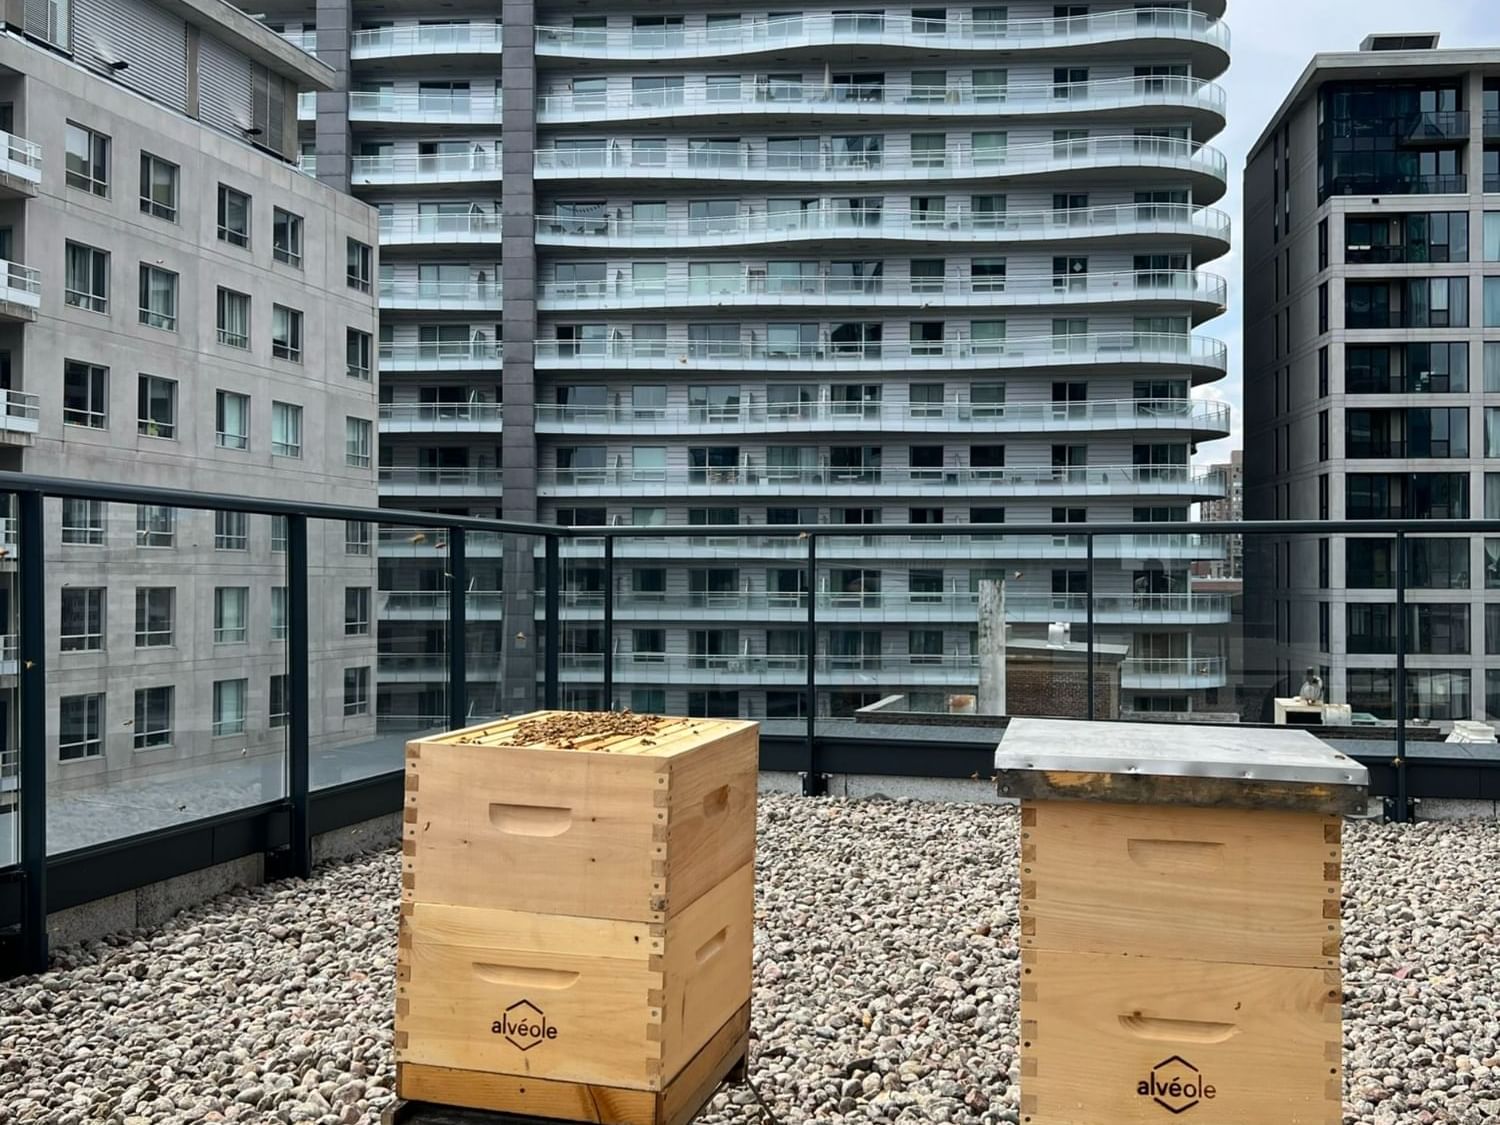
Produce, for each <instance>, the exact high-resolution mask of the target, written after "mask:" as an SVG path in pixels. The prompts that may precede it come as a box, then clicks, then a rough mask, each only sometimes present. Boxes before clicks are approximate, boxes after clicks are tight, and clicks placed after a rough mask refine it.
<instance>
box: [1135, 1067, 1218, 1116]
mask: <svg viewBox="0 0 1500 1125" xmlns="http://www.w3.org/2000/svg"><path fill="white" fill-rule="evenodd" d="M1135 1092H1136V1094H1137V1095H1138V1096H1140V1097H1143V1098H1150V1099H1151V1100H1152V1101H1153V1102H1155V1103H1156V1104H1157V1105H1159V1106H1161V1107H1162V1109H1164V1110H1166V1111H1167V1112H1168V1113H1171V1114H1174V1115H1175V1114H1180V1113H1186V1112H1187V1111H1188V1110H1190V1109H1192V1108H1193V1107H1194V1106H1196V1105H1198V1104H1199V1103H1200V1102H1207V1101H1212V1100H1213V1099H1214V1098H1216V1097H1218V1094H1219V1091H1218V1090H1216V1089H1215V1088H1214V1087H1213V1086H1211V1085H1209V1084H1208V1082H1207V1081H1206V1080H1205V1079H1204V1077H1203V1074H1202V1072H1201V1071H1199V1069H1198V1068H1197V1067H1196V1066H1194V1065H1193V1064H1192V1063H1190V1062H1188V1061H1187V1059H1185V1058H1183V1057H1182V1056H1181V1055H1173V1056H1171V1057H1170V1058H1165V1059H1162V1061H1161V1062H1159V1063H1157V1064H1156V1065H1155V1066H1153V1067H1152V1068H1151V1073H1150V1074H1148V1075H1146V1077H1145V1078H1143V1079H1141V1081H1140V1082H1139V1083H1138V1084H1137V1085H1136V1091H1135Z"/></svg>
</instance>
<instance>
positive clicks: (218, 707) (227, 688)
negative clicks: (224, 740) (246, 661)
mask: <svg viewBox="0 0 1500 1125" xmlns="http://www.w3.org/2000/svg"><path fill="white" fill-rule="evenodd" d="M248 682H249V681H247V680H216V681H214V718H213V735H214V737H215V738H221V737H223V736H224V735H226V734H244V733H245V694H246V692H245V685H246V684H247V683H248Z"/></svg>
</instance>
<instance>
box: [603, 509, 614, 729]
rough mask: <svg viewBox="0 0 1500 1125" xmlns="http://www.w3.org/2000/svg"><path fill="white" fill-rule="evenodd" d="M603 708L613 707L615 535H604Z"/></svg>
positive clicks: (611, 709)
mask: <svg viewBox="0 0 1500 1125" xmlns="http://www.w3.org/2000/svg"><path fill="white" fill-rule="evenodd" d="M604 709H605V710H606V711H613V710H614V709H615V537H614V536H613V535H606V536H605V537H604Z"/></svg>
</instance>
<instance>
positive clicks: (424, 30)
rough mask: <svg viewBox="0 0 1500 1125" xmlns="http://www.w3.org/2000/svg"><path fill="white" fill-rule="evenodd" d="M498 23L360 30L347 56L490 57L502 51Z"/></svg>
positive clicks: (351, 40)
mask: <svg viewBox="0 0 1500 1125" xmlns="http://www.w3.org/2000/svg"><path fill="white" fill-rule="evenodd" d="M501 46H502V44H501V35H500V24H499V23H498V22H490V23H484V22H481V21H477V20H476V21H473V22H470V23H430V24H429V23H402V24H395V25H394V26H391V27H372V28H363V29H361V30H358V31H356V32H354V33H353V34H352V35H351V36H350V37H349V48H350V57H351V58H354V59H388V58H400V57H406V56H413V57H415V56H423V55H492V54H499V53H500V49H501Z"/></svg>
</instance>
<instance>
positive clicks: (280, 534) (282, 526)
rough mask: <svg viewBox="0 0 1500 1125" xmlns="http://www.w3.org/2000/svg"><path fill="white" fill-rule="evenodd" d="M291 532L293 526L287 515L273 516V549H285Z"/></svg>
mask: <svg viewBox="0 0 1500 1125" xmlns="http://www.w3.org/2000/svg"><path fill="white" fill-rule="evenodd" d="M290 534H291V527H290V525H289V524H288V523H287V518H286V517H285V516H272V517H271V550H272V551H285V550H286V540H287V536H288V535H290Z"/></svg>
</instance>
